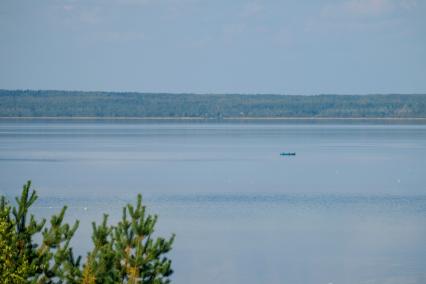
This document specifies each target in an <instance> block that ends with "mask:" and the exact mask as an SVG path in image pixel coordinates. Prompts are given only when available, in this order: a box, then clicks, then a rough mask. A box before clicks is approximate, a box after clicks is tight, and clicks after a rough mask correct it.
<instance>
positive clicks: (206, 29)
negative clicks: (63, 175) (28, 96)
mask: <svg viewBox="0 0 426 284" xmlns="http://www.w3.org/2000/svg"><path fill="white" fill-rule="evenodd" d="M0 89H56V90H58V89H60V90H88V91H89V90H91V91H138V92H176V93H181V92H191V93H250V94H254V93H274V94H371V93H426V1H424V0H281V1H278V0H264V1H254V0H248V1H246V0H232V1H230V0H227V1H225V0H210V1H207V0H1V1H0Z"/></svg>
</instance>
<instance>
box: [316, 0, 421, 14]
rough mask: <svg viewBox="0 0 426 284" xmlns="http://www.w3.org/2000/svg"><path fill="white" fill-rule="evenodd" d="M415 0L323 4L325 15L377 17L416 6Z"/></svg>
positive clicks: (366, 0) (349, 0)
mask: <svg viewBox="0 0 426 284" xmlns="http://www.w3.org/2000/svg"><path fill="white" fill-rule="evenodd" d="M416 3H417V1H416V0H346V1H343V2H339V3H335V4H328V5H326V6H324V8H323V10H322V15H323V16H325V17H339V16H352V17H358V16H362V17H377V16H383V15H388V14H391V13H393V12H395V11H398V10H401V9H403V10H411V9H413V8H415V7H416Z"/></svg>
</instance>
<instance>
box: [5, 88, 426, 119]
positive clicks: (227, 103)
mask: <svg viewBox="0 0 426 284" xmlns="http://www.w3.org/2000/svg"><path fill="white" fill-rule="evenodd" d="M0 117H141V118H161V117H167V118H182V117H188V118H215V119H223V118H287V117H289V118H297V117H309V118H331V117H333V118H334V117H336V118H426V95H398V94H392V95H314V96H292V95H267V94H262V95H241V94H220V95H217V94H203V95H200V94H170V93H130V92H127V93H118V92H81V91H32V90H0Z"/></svg>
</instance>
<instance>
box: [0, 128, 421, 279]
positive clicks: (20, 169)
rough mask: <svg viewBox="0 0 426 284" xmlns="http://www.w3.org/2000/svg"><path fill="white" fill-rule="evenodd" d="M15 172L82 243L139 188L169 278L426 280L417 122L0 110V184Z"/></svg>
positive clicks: (80, 247)
mask: <svg viewBox="0 0 426 284" xmlns="http://www.w3.org/2000/svg"><path fill="white" fill-rule="evenodd" d="M284 151H285V152H296V153H297V155H296V156H295V157H283V156H280V155H279V153H280V152H284ZM27 179H32V181H33V184H34V186H35V188H36V189H37V190H38V192H39V195H40V200H39V202H38V203H37V205H36V207H35V208H34V212H35V214H37V215H38V216H48V215H50V214H52V213H55V212H57V211H58V210H59V208H60V206H61V205H62V204H68V205H69V207H70V208H69V212H68V220H70V221H72V220H74V219H76V218H77V219H80V220H81V221H82V224H81V226H80V229H79V231H78V235H77V236H76V240H75V241H74V246H76V248H77V251H78V252H80V253H81V254H85V251H86V250H87V249H89V248H90V246H89V245H90V241H89V239H90V233H91V231H90V230H91V229H90V222H91V221H92V220H100V218H101V216H102V213H103V212H108V213H109V214H110V216H111V217H110V218H111V221H112V222H114V221H116V220H118V219H119V218H120V213H121V210H120V208H121V206H123V205H124V204H125V203H126V202H129V201H132V200H133V198H134V197H135V196H136V194H137V193H139V192H141V193H142V194H143V195H144V200H145V203H146V204H147V206H148V207H149V210H150V212H152V213H156V214H158V215H159V217H160V218H159V223H158V234H160V235H164V236H167V235H169V234H171V233H172V232H174V233H176V234H177V239H176V243H175V246H174V250H173V252H172V254H171V257H172V259H173V267H174V270H175V274H174V275H173V277H172V280H173V282H174V283H325V284H328V283H334V284H336V283H392V284H394V283H401V284H402V283H404V284H407V283H426V270H425V269H424V264H425V263H426V125H424V124H421V123H420V124H419V123H418V124H395V123H390V124H389V123H387V124H384V123H382V122H370V123H368V122H363V123H359V122H353V123H342V122H338V121H335V122H334V121H327V122H324V123H312V122H292V121H279V122H233V123H229V122H227V123H224V122H222V123H205V122H190V123H189V122H173V121H165V122H158V121H132V120H124V121H114V120H111V121H96V120H92V121H90V120H87V121H66V120H31V121H24V120H23V121H13V120H0V191H1V192H2V193H3V194H6V195H7V196H13V195H15V194H17V193H18V192H19V191H20V188H21V186H22V184H23V182H24V181H26V180H27Z"/></svg>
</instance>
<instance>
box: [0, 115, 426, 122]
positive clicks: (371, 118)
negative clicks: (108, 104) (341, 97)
mask: <svg viewBox="0 0 426 284" xmlns="http://www.w3.org/2000/svg"><path fill="white" fill-rule="evenodd" d="M32 119H46V120H183V121H185V120H201V121H202V120H205V121H235V120H242V121H243V120H247V121H253V120H261V121H262V120H264V121H268V120H272V121H277V120H318V121H321V120H342V121H345V120H347V121H349V120H358V121H367V120H374V121H380V120H383V121H410V120H413V121H425V122H426V117H223V118H213V117H125V116H0V120H32Z"/></svg>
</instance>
